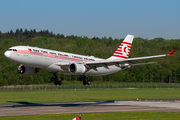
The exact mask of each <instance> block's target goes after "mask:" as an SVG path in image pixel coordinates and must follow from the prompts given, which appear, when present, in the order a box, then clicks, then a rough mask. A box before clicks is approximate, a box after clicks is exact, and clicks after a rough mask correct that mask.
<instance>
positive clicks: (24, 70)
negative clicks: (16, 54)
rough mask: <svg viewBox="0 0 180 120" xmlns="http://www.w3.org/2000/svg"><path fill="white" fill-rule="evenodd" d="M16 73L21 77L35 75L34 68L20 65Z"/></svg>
mask: <svg viewBox="0 0 180 120" xmlns="http://www.w3.org/2000/svg"><path fill="white" fill-rule="evenodd" d="M18 73H20V74H23V75H33V74H34V73H36V68H33V67H28V66H23V65H20V66H19V67H18Z"/></svg>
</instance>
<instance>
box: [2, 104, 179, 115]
mask: <svg viewBox="0 0 180 120" xmlns="http://www.w3.org/2000/svg"><path fill="white" fill-rule="evenodd" d="M102 112H180V103H179V102H174V101H169V102H167V101H166V102H165V101H164V102H163V101H162V102H161V101H95V102H63V103H27V102H18V104H9V105H0V116H1V117H2V116H25V115H45V114H71V113H102Z"/></svg>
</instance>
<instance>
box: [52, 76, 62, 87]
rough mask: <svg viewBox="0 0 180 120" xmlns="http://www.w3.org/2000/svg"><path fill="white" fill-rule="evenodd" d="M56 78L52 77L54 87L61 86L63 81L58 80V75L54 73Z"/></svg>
mask: <svg viewBox="0 0 180 120" xmlns="http://www.w3.org/2000/svg"><path fill="white" fill-rule="evenodd" d="M53 75H54V77H51V81H52V82H54V85H61V84H62V81H61V80H58V77H57V74H56V73H53Z"/></svg>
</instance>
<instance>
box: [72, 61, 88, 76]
mask: <svg viewBox="0 0 180 120" xmlns="http://www.w3.org/2000/svg"><path fill="white" fill-rule="evenodd" d="M68 70H69V72H70V73H73V74H83V73H84V72H85V71H86V67H85V66H84V65H83V64H76V63H72V64H71V65H70V66H69V67H68Z"/></svg>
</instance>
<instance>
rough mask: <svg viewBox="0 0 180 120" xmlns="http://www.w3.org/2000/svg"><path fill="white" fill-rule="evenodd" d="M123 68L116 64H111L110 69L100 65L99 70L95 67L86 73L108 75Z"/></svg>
mask: <svg viewBox="0 0 180 120" xmlns="http://www.w3.org/2000/svg"><path fill="white" fill-rule="evenodd" d="M120 70H122V69H121V68H119V67H116V66H110V67H109V69H106V68H104V67H99V68H97V71H96V70H94V69H91V70H89V71H88V72H87V73H86V75H87V76H101V75H108V74H112V73H115V72H118V71H120Z"/></svg>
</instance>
